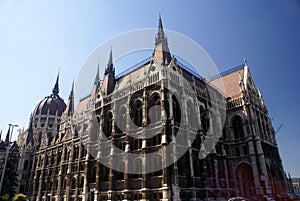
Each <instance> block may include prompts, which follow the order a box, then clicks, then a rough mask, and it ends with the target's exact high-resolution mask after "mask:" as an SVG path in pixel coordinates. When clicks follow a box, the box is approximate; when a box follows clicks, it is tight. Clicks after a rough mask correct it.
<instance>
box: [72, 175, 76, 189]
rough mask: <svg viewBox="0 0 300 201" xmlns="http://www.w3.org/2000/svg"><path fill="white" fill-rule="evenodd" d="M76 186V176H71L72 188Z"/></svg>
mask: <svg viewBox="0 0 300 201" xmlns="http://www.w3.org/2000/svg"><path fill="white" fill-rule="evenodd" d="M75 188H76V178H75V177H73V178H72V189H75Z"/></svg>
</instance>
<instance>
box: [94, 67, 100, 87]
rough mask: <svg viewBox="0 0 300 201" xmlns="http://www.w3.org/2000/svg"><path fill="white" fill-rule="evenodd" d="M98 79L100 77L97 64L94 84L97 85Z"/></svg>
mask: <svg viewBox="0 0 300 201" xmlns="http://www.w3.org/2000/svg"><path fill="white" fill-rule="evenodd" d="M99 80H100V77H99V64H98V67H97V73H96V77H95V81H94V84H95V85H97V84H98V83H99Z"/></svg>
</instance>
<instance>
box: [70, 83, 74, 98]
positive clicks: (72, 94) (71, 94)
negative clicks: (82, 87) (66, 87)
mask: <svg viewBox="0 0 300 201" xmlns="http://www.w3.org/2000/svg"><path fill="white" fill-rule="evenodd" d="M73 96H74V80H73V83H72V89H71V92H70V95H69V100H72V99H73Z"/></svg>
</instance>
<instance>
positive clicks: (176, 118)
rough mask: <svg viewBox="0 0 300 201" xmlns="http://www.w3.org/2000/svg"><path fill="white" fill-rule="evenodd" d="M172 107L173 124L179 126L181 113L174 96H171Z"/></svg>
mask: <svg viewBox="0 0 300 201" xmlns="http://www.w3.org/2000/svg"><path fill="white" fill-rule="evenodd" d="M172 107H173V118H174V124H175V125H176V126H179V125H180V121H181V111H180V105H179V102H178V100H177V98H176V97H175V96H172Z"/></svg>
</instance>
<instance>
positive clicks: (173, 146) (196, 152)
mask: <svg viewBox="0 0 300 201" xmlns="http://www.w3.org/2000/svg"><path fill="white" fill-rule="evenodd" d="M153 37H154V36H153ZM174 42H176V41H170V43H174ZM171 53H172V51H170V50H169V47H168V41H167V37H166V35H165V33H164V30H163V25H162V20H161V18H159V25H158V30H157V35H156V36H155V45H154V49H153V54H152V56H151V55H149V56H151V57H150V58H149V59H147V60H144V61H143V62H142V63H139V65H138V66H136V67H135V68H133V69H129V70H128V71H126V73H125V74H122V75H116V73H115V68H117V66H115V65H114V62H113V56H112V51H110V52H109V54H108V55H109V56H108V62H107V66H106V68H105V72H104V75H99V71H98V72H97V74H96V75H95V81H94V84H93V86H91V87H93V89H92V92H91V93H90V94H89V95H88V96H86V97H84V98H82V99H81V100H80V101H79V103H78V104H77V105H75V102H74V86H73V87H72V90H71V92H70V95H69V98H68V100H67V102H66V103H65V102H64V100H63V99H62V98H61V97H60V95H59V75H58V76H57V79H56V82H55V85H54V87H53V91H52V93H51V94H50V95H49V96H46V97H45V98H44V99H43V100H41V101H40V102H39V103H38V104H37V106H36V108H35V110H34V111H33V113H32V115H31V117H30V121H29V126H28V128H27V129H26V131H24V132H22V133H20V134H19V137H18V138H19V139H18V146H19V150H20V159H19V164H18V173H19V186H18V189H17V191H18V192H20V193H24V194H26V195H27V196H28V198H29V199H30V200H34V201H52V200H53V201H99V200H144V201H146V200H157V201H158V200H164V201H167V200H174V201H179V200H227V199H228V198H230V197H233V196H254V195H269V194H279V193H282V192H285V191H286V188H287V180H286V175H285V172H284V169H283V166H282V161H281V158H280V155H279V151H278V145H277V143H276V138H275V132H274V128H273V126H272V122H271V120H270V117H269V114H268V110H267V107H266V105H265V103H264V99H263V97H262V94H261V93H260V91H259V90H258V89H257V88H256V86H255V84H254V81H253V79H252V76H251V73H250V70H249V67H248V64H247V62H246V61H244V63H243V64H242V65H240V66H238V67H235V68H233V69H230V70H228V71H226V72H223V73H221V74H220V76H219V77H216V78H214V79H211V80H210V81H207V80H206V79H205V78H202V77H201V76H199V75H197V74H195V73H193V71H191V70H189V69H188V68H186V67H185V66H184V65H183V64H181V63H180V62H178V61H177V59H176V57H175V56H172V55H171ZM101 59H102V58H101ZM136 63H138V62H136ZM96 68H97V66H95V69H96ZM218 82H222V83H223V85H224V90H223V91H221V90H219V88H218V87H216V86H217V85H218V84H217V83H218ZM216 99H217V100H216ZM221 116H224V118H223V120H222V119H221ZM220 122H222V127H220V126H218V125H219V124H220ZM217 133H220V135H218V134H217ZM216 136H217V137H216Z"/></svg>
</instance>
